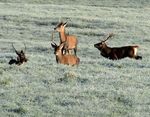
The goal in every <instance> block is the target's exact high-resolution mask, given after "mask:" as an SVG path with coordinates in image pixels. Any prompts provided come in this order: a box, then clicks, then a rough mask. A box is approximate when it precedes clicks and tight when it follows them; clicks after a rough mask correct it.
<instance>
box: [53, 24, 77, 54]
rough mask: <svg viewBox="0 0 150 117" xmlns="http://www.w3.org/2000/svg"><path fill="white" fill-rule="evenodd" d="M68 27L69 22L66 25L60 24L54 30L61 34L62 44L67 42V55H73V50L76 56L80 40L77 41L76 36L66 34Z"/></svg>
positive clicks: (65, 47)
mask: <svg viewBox="0 0 150 117" xmlns="http://www.w3.org/2000/svg"><path fill="white" fill-rule="evenodd" d="M66 25H67V22H65V23H63V22H60V23H59V24H58V25H57V26H56V27H55V28H54V30H55V31H57V32H59V37H60V44H61V43H63V42H66V44H65V46H64V50H65V53H69V54H71V50H72V49H73V50H74V54H75V55H76V52H77V44H78V40H77V38H76V36H74V35H69V34H66V32H65V27H66Z"/></svg>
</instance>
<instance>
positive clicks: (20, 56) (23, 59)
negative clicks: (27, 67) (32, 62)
mask: <svg viewBox="0 0 150 117" xmlns="http://www.w3.org/2000/svg"><path fill="white" fill-rule="evenodd" d="M24 46H25V50H24V51H23V50H21V51H17V50H16V49H15V47H14V45H13V44H12V47H13V49H14V50H15V53H16V54H17V60H16V59H11V60H10V61H9V64H10V65H12V64H16V65H21V64H23V63H24V62H27V60H28V59H27V58H26V56H25V51H26V45H25V44H24Z"/></svg>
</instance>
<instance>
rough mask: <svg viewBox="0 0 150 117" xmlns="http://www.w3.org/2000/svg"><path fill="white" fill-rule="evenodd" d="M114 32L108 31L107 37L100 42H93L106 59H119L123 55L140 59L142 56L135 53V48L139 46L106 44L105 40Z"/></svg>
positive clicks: (123, 56)
mask: <svg viewBox="0 0 150 117" xmlns="http://www.w3.org/2000/svg"><path fill="white" fill-rule="evenodd" d="M113 35H114V34H113V33H110V34H109V35H108V36H107V38H106V39H105V40H103V41H101V42H100V43H96V44H94V47H95V48H97V49H98V50H100V54H101V55H102V56H103V57H105V58H108V59H112V60H119V59H122V58H125V57H129V58H134V59H136V60H139V59H142V56H139V55H137V49H138V47H139V46H137V45H133V46H123V47H109V46H107V45H106V43H105V42H106V41H107V40H108V39H109V38H111V37H112V36H113Z"/></svg>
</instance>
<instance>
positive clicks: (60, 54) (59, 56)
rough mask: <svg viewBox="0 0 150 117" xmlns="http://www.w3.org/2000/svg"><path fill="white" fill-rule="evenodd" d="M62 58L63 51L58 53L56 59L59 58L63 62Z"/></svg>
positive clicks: (59, 61)
mask: <svg viewBox="0 0 150 117" xmlns="http://www.w3.org/2000/svg"><path fill="white" fill-rule="evenodd" d="M62 58H63V55H62V53H61V52H60V53H59V54H58V55H56V59H57V60H58V63H61V61H62Z"/></svg>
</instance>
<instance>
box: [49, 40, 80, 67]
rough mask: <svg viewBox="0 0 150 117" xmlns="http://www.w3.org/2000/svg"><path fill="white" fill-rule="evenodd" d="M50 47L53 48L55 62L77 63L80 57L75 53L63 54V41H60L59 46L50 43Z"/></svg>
mask: <svg viewBox="0 0 150 117" xmlns="http://www.w3.org/2000/svg"><path fill="white" fill-rule="evenodd" d="M51 45H52V47H53V48H54V54H55V55H56V62H57V63H60V64H66V65H78V64H79V62H80V59H79V58H78V57H77V56H75V55H70V54H68V55H64V54H63V52H62V49H63V47H64V45H65V43H61V44H60V46H57V44H56V43H54V42H53V43H51Z"/></svg>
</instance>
